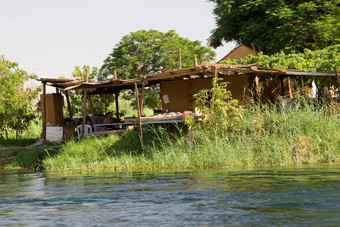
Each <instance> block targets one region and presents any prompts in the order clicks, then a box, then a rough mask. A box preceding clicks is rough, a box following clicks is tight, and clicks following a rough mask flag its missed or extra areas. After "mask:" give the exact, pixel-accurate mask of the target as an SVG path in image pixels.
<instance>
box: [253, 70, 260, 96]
mask: <svg viewBox="0 0 340 227" xmlns="http://www.w3.org/2000/svg"><path fill="white" fill-rule="evenodd" d="M254 90H255V98H256V100H257V101H258V100H260V94H259V77H258V76H255V78H254Z"/></svg>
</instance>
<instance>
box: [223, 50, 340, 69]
mask: <svg viewBox="0 0 340 227" xmlns="http://www.w3.org/2000/svg"><path fill="white" fill-rule="evenodd" d="M223 63H225V64H231V65H240V64H241V65H242V64H253V63H256V65H257V66H259V67H263V68H265V69H271V68H273V67H278V68H281V69H301V70H306V71H311V72H325V71H334V67H338V68H340V45H334V46H330V47H327V48H325V49H322V50H316V51H311V50H308V49H305V50H304V52H303V53H296V54H285V53H283V52H280V53H276V54H274V55H265V54H263V53H259V55H258V56H253V55H249V56H247V57H245V58H242V59H240V60H234V61H230V60H227V61H223Z"/></svg>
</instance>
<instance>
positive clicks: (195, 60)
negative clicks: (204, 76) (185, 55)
mask: <svg viewBox="0 0 340 227" xmlns="http://www.w3.org/2000/svg"><path fill="white" fill-rule="evenodd" d="M194 66H195V67H197V58H196V57H194Z"/></svg>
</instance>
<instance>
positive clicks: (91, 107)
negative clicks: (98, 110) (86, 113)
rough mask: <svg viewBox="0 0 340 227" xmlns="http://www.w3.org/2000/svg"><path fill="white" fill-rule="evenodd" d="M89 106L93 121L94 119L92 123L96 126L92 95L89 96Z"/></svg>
mask: <svg viewBox="0 0 340 227" xmlns="http://www.w3.org/2000/svg"><path fill="white" fill-rule="evenodd" d="M89 104H90V109H91V115H92V116H91V119H92V123H93V124H96V118H95V117H94V111H93V105H92V99H91V95H89Z"/></svg>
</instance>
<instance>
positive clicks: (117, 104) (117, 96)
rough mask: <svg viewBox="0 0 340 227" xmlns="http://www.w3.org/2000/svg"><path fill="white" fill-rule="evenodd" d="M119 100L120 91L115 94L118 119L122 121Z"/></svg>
mask: <svg viewBox="0 0 340 227" xmlns="http://www.w3.org/2000/svg"><path fill="white" fill-rule="evenodd" d="M118 98H119V91H117V92H115V102H116V118H117V120H120V117H119V103H118Z"/></svg>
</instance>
